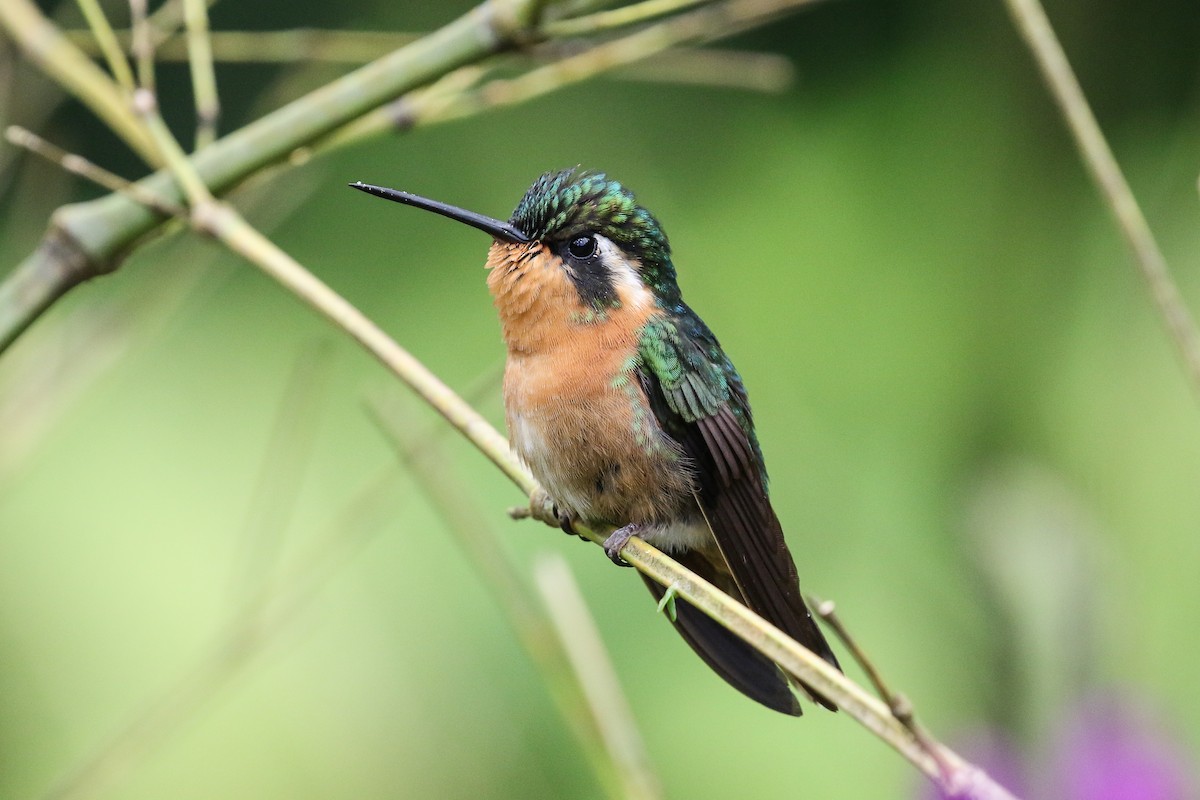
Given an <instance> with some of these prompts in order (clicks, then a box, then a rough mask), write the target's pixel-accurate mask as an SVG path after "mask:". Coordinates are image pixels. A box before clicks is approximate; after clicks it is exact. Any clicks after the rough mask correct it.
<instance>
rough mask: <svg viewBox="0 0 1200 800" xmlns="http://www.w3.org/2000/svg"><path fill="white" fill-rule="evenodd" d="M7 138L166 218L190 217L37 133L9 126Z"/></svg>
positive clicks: (140, 187)
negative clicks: (126, 196) (130, 198)
mask: <svg viewBox="0 0 1200 800" xmlns="http://www.w3.org/2000/svg"><path fill="white" fill-rule="evenodd" d="M4 137H5V138H6V139H7V140H8V142H9V144H11V145H13V146H14V147H20V148H23V149H25V150H28V151H29V152H31V153H33V154H35V155H37V156H39V157H41V158H44V159H46V160H47V161H49V162H51V163H52V164H57V165H58V166H60V167H62V168H63V169H64V170H66V171H67V172H69V173H71V174H72V175H78V176H79V177H81V178H84V179H86V180H89V181H91V182H92V183H95V184H97V185H99V186H103V187H104V188H105V189H108V190H109V191H110V192H117V193H120V194H125V195H128V196H129V197H132V198H133V199H134V200H136V201H137V202H139V203H141V204H142V205H144V206H146V207H147V208H152V209H154V210H155V211H157V212H159V213H160V214H162V215H163V216H168V217H169V216H176V217H186V216H187V209H186V208H184V207H183V206H181V205H178V204H176V203H173V202H171V201H170V200H167V199H166V198H163V197H159V196H158V195H156V194H153V193H151V192H150V190H148V189H147V188H146V187H144V186H142V185H141V184H140V183H131V182H129V181H127V180H125V179H124V178H122V177H121V176H120V175H117V174H115V173H112V172H109V171H108V170H106V169H104V168H103V167H101V166H98V165H96V164H93V163H92V162H91V161H88V160H87V159H86V158H84V157H83V156H80V155H76V154H75V153H68V152H67V151H66V150H63V149H62V148H61V147H58V146H56V145H54V144H51V143H50V142H48V141H46V140H45V139H43V138H42V137H40V136H38V135H37V134H36V133H34V132H33V131H29V130H26V129H25V128H22V127H21V126H19V125H9V126H8V127H7V128H6V129H5V130H4Z"/></svg>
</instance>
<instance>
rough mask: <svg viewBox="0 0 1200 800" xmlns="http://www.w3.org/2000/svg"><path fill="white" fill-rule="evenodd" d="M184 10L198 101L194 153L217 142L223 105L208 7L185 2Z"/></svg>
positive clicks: (197, 1) (194, 0)
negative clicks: (214, 66) (210, 31)
mask: <svg viewBox="0 0 1200 800" xmlns="http://www.w3.org/2000/svg"><path fill="white" fill-rule="evenodd" d="M183 10H184V22H185V23H186V24H187V42H188V64H189V65H190V67H191V74H192V94H193V95H195V99H196V141H195V147H194V148H193V149H195V150H199V149H201V148H202V147H207V146H208V145H210V144H212V143H213V142H214V141H215V140H216V138H217V120H218V119H219V118H220V116H221V101H220V99H219V97H218V95H217V73H216V71H215V70H214V68H213V52H212V42H211V40H210V39H209V33H208V5H207V4H206V3H205V0H183Z"/></svg>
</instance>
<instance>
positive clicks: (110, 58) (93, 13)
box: [75, 0, 134, 94]
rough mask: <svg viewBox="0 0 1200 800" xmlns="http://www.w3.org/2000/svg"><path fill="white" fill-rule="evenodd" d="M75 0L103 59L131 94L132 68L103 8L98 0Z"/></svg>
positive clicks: (132, 84) (118, 81)
mask: <svg viewBox="0 0 1200 800" xmlns="http://www.w3.org/2000/svg"><path fill="white" fill-rule="evenodd" d="M75 2H76V4H78V6H79V10H80V11H82V12H83V18H84V19H85V20H86V21H87V24H88V27H89V28H91V34H92V36H93V37H94V41H95V42H96V44H97V46H98V47H99V48H100V52H101V53H102V54H103V55H104V60H105V61H106V62H108V69H109V71H110V72H111V73H112V74H113V77H114V78H116V80H117V83H118V84H120V85H121V88H123V89H124V90H125V91H126V92H129V93H130V94H132V93H133V87H134V83H133V70H131V69H130V68H129V62H128V61H126V60H125V53H124V52H123V51H122V49H121V43H120V42H119V41H117V35H116V33H115V32H114V31H113V28H112V25H111V24H109V22H108V17H107V16H106V15H105V14H104V9H102V8H101V7H100V3H99V0H75Z"/></svg>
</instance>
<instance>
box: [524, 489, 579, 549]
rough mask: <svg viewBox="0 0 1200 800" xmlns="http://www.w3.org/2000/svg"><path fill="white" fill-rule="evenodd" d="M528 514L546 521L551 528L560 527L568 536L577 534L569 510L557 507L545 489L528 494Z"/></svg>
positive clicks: (573, 519)
mask: <svg viewBox="0 0 1200 800" xmlns="http://www.w3.org/2000/svg"><path fill="white" fill-rule="evenodd" d="M528 516H530V517H532V518H533V519H536V520H539V521H541V522H544V523H546V524H547V525H549V526H550V527H551V528H561V529H562V532H563V533H566V534H568V535H570V536H579V534H578V533H577V532H576V531H575V518H574V517H573V516H572V515H571V514H570V513H569V512H567V511H565V510H564V509H562V508H559V506H558V504H557V503H555V502H554V499H553V498H552V497H550V495H548V494H546V490H545V489H541V488H539V489H535V490H534V492H533V494H532V495H530V496H529V513H528ZM580 538H582V537H580Z"/></svg>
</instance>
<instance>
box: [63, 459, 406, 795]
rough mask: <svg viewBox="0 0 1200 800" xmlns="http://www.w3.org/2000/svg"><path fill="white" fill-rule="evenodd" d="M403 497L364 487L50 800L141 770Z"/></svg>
mask: <svg viewBox="0 0 1200 800" xmlns="http://www.w3.org/2000/svg"><path fill="white" fill-rule="evenodd" d="M395 493H396V482H395V476H394V474H393V473H392V472H390V471H389V472H387V473H384V474H381V475H380V476H379V477H378V478H377V479H376V480H375V481H374V482H372V483H371V484H369V485H367V486H366V487H364V488H363V489H362V490H361V491H360V492H359V493H358V494H357V495H355V497H354V498H353V499H352V500H351V501H349V502H348V503H347V504H346V505H345V506H344V507H343V508H342V509H341V510H340V511H339V512H338V514H337V515H335V517H334V518H333V519H332V520H331V521H330V523H329V524H328V526H327V530H326V532H325V534H324V535H323V536H320V537H319V539H318V541H317V543H316V544H315V545H314V546H313V547H312V548H311V549H310V550H309V551H308V552H307V553H306V554H305V556H304V557H302V558H301V560H300V561H299V563H298V566H297V567H295V568H294V569H292V570H290V571H289V572H288V573H287V574H286V575H285V576H284V577H283V578H282V579H281V580H280V582H279V585H278V587H277V588H276V590H275V591H270V590H269V589H268V588H266V587H265V586H264V587H260V588H259V591H257V592H255V593H254V594H253V595H252V596H250V597H249V598H248V600H247V601H246V603H245V604H244V605H240V606H238V607H237V608H236V609H235V610H234V611H233V612H232V613H230V614H229V616H228V617H227V618H226V619H225V621H224V624H223V625H222V626H221V627H220V629H219V630H218V631H217V633H216V635H215V636H214V637H213V639H212V641H211V643H210V644H209V646H208V647H207V648H205V649H204V651H203V652H202V654H201V656H200V657H199V658H198V659H197V660H196V661H195V662H194V663H192V664H191V665H190V666H189V668H188V669H186V670H185V671H184V672H183V674H182V675H180V676H179V677H178V678H177V679H176V680H175V681H174V682H173V683H171V684H170V685H169V686H168V688H167V689H166V690H165V691H163V692H162V694H160V695H158V696H157V697H155V698H153V699H152V700H150V701H148V702H147V703H146V706H145V707H144V708H143V709H142V711H141V713H139V714H137V715H136V716H135V717H134V718H133V719H132V720H131V721H130V722H129V723H128V724H127V725H126V726H125V727H124V728H122V729H120V730H119V731H117V732H116V733H114V734H113V735H112V736H111V737H109V738H108V739H106V740H105V741H104V742H102V743H101V745H100V746H99V747H97V748H96V750H95V751H94V752H92V753H91V754H90V755H89V756H88V757H87V758H85V759H83V760H81V761H80V762H79V763H78V764H76V765H74V767H73V768H71V769H69V770H67V771H66V772H65V773H63V774H62V775H61V776H60V777H59V779H58V780H57V781H56V782H55V783H54V785H53V786H52V787H51V788H50V789H49V790H48V791H47V792H46V793H45V794H44V795H43V796H42V797H43V800H67V799H68V798H72V799H77V798H83V797H93V796H96V795H98V794H100V793H101V792H103V791H104V790H105V789H106V788H108V787H109V786H111V785H112V784H114V783H116V782H118V781H119V780H120V779H121V778H123V777H124V776H125V775H126V774H127V773H129V772H130V771H131V770H133V769H134V768H136V767H137V766H138V765H139V764H140V763H142V762H143V761H144V760H145V759H146V757H147V756H148V755H149V754H150V753H152V752H153V751H154V750H155V749H156V748H158V747H161V746H162V745H163V744H164V743H165V742H166V741H167V740H168V739H169V738H170V737H171V736H172V735H174V734H177V733H178V732H179V728H180V727H181V726H182V725H183V724H184V723H185V722H186V721H187V720H189V719H192V718H194V717H195V716H196V714H198V713H199V712H200V711H201V709H203V708H204V706H205V704H206V703H208V702H210V701H211V700H212V699H213V697H215V696H216V695H217V694H218V692H220V691H221V690H222V689H224V688H226V687H227V686H228V685H229V684H230V683H231V682H232V681H233V679H234V678H235V677H237V676H238V675H239V674H240V673H241V672H242V671H243V670H244V669H245V668H246V667H247V666H248V665H249V664H250V662H251V660H252V659H253V658H254V657H255V656H257V655H259V654H260V653H262V651H263V650H264V649H265V647H266V645H267V644H269V643H270V642H271V641H272V640H273V639H275V638H276V637H277V636H278V634H279V633H280V632H281V631H282V630H283V627H284V625H285V624H286V623H287V622H288V621H289V620H291V619H292V618H293V617H295V615H296V614H297V613H298V612H299V611H300V610H301V609H302V608H303V607H304V605H305V603H307V602H308V601H309V600H310V599H311V598H312V596H313V595H314V594H315V592H316V590H317V589H318V588H319V587H320V586H321V584H322V583H323V582H324V581H325V580H327V579H328V578H329V577H330V576H331V575H333V574H334V572H335V571H336V570H337V568H338V567H339V566H340V565H341V564H342V563H344V562H345V560H346V559H347V558H349V556H350V555H351V554H353V553H354V552H355V551H357V550H358V549H360V548H361V547H362V545H364V544H366V542H367V541H368V540H369V538H370V537H371V536H372V535H374V532H375V531H377V530H378V529H379V528H380V527H381V525H382V524H383V522H384V520H385V518H390V517H393V516H394V514H387V515H385V514H384V512H383V510H382V509H383V507H384V506H385V505H387V506H389V507H390V504H391V502H392V500H393V499H394V496H395Z"/></svg>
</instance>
